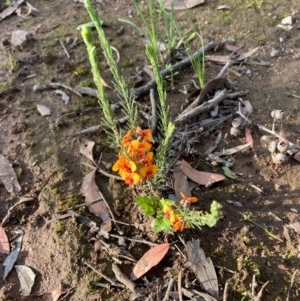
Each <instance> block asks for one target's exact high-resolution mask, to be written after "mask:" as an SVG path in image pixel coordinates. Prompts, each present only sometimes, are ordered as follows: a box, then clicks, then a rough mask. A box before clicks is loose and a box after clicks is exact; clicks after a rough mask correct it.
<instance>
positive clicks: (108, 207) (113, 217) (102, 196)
mask: <svg viewBox="0 0 300 301" xmlns="http://www.w3.org/2000/svg"><path fill="white" fill-rule="evenodd" d="M99 194H100V197H101V198H102V200H103V201H104V203H105V205H106V207H107V210H108V212H109V214H110V216H111V220H112V221H113V222H114V223H115V227H116V229H117V231H118V233H119V234H121V235H122V234H123V231H122V230H121V228H120V227H119V225H118V224H117V222H116V218H115V215H114V214H113V212H112V211H111V209H110V206H109V204H108V202H107V200H106V198H105V197H104V195H103V193H102V192H101V190H100V189H99Z"/></svg>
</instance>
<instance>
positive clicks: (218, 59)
mask: <svg viewBox="0 0 300 301" xmlns="http://www.w3.org/2000/svg"><path fill="white" fill-rule="evenodd" d="M205 58H206V59H207V60H209V61H210V62H213V63H216V64H220V65H225V64H226V63H227V62H228V61H229V60H230V56H229V55H217V54H211V55H206V56H205Z"/></svg>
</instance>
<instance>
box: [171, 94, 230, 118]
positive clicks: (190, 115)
mask: <svg viewBox="0 0 300 301" xmlns="http://www.w3.org/2000/svg"><path fill="white" fill-rule="evenodd" d="M226 96H227V95H226V89H224V90H222V91H221V92H220V93H218V94H217V95H215V97H214V98H213V99H211V100H209V101H207V102H205V103H203V104H201V105H199V106H198V107H196V108H194V109H192V110H190V111H188V112H186V113H185V114H184V115H182V114H180V115H179V116H177V118H176V119H175V123H179V122H184V121H186V120H188V119H191V118H193V117H195V116H197V115H199V114H201V113H203V112H205V111H208V110H210V109H211V108H213V107H215V106H216V105H217V104H218V103H220V102H221V101H222V100H224V99H225V98H226Z"/></svg>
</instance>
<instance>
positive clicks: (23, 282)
mask: <svg viewBox="0 0 300 301" xmlns="http://www.w3.org/2000/svg"><path fill="white" fill-rule="evenodd" d="M15 269H16V271H17V275H18V278H19V281H20V286H21V295H22V296H29V295H30V292H31V288H32V286H33V284H34V279H35V274H34V272H33V271H32V269H31V268H30V267H28V266H26V265H15Z"/></svg>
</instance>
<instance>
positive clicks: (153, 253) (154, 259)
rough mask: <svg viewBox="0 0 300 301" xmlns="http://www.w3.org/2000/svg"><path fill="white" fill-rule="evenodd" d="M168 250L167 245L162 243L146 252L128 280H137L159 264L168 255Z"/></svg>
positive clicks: (168, 245) (168, 246)
mask: <svg viewBox="0 0 300 301" xmlns="http://www.w3.org/2000/svg"><path fill="white" fill-rule="evenodd" d="M169 248H170V244H169V243H163V244H160V245H158V246H155V247H153V248H151V249H150V250H149V251H147V252H146V253H145V254H144V255H143V256H142V257H141V258H140V259H139V261H138V262H137V263H136V265H135V266H134V268H133V271H132V273H131V276H130V279H131V280H133V281H135V280H137V279H138V278H140V277H142V276H143V275H144V274H146V273H147V272H148V271H149V270H150V269H151V268H153V267H154V266H156V265H157V264H159V263H160V262H161V261H162V259H163V258H164V257H165V256H166V254H167V253H168V251H169Z"/></svg>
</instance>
